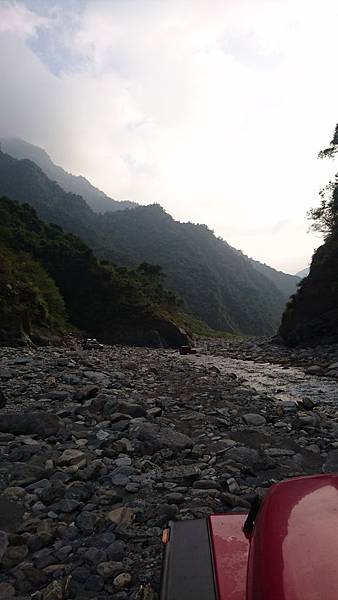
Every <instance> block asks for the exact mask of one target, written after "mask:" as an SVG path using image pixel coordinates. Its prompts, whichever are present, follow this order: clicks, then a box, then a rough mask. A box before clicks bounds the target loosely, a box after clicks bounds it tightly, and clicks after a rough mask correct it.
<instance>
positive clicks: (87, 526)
mask: <svg viewBox="0 0 338 600" xmlns="http://www.w3.org/2000/svg"><path fill="white" fill-rule="evenodd" d="M75 523H76V526H77V527H78V528H79V529H80V530H81V531H82V533H84V534H85V535H90V534H92V533H93V531H94V527H95V519H94V517H93V515H92V514H91V513H90V512H87V511H85V510H84V511H82V513H80V514H79V515H78V516H77V517H76V520H75Z"/></svg>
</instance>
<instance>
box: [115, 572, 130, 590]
mask: <svg viewBox="0 0 338 600" xmlns="http://www.w3.org/2000/svg"><path fill="white" fill-rule="evenodd" d="M113 584H114V586H115V588H116V589H117V590H122V589H124V588H126V587H128V586H129V585H130V584H131V575H130V573H120V575H118V576H117V577H115V579H114V581H113Z"/></svg>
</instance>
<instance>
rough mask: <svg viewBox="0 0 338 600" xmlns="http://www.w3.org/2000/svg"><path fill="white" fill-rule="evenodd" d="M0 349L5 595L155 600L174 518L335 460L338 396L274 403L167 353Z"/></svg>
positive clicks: (220, 506) (329, 466) (241, 502)
mask: <svg viewBox="0 0 338 600" xmlns="http://www.w3.org/2000/svg"><path fill="white" fill-rule="evenodd" d="M250 343H251V342H250ZM217 344H218V345H217ZM217 344H216V343H214V346H213V348H214V350H213V348H212V344H211V346H210V350H209V352H210V351H211V352H212V351H214V352H216V347H217V353H221V352H222V351H223V352H225V351H227V352H228V353H230V351H231V350H230V347H229V346H228V345H226V344H225V345H224V343H223V342H217ZM247 344H249V342H247ZM258 348H259V347H258V346H257V347H256V350H257V352H258V353H259V350H258ZM264 348H265V346H264ZM222 349H223V350H222ZM232 351H233V352H234V353H236V352H238V351H239V350H238V347H237V346H236V344H235V345H234V346H233V350H232ZM243 351H244V350H243ZM0 352H1V355H0V358H1V367H0V381H1V387H2V396H0V404H1V410H0V473H1V478H0V561H1V568H0V597H1V598H12V597H15V598H18V599H20V600H28V599H30V598H36V599H38V600H39V599H41V600H63V599H67V598H74V599H75V598H76V600H93V599H94V598H95V600H101V599H102V600H103V599H106V600H108V598H109V599H110V600H128V599H130V600H131V599H133V600H136V599H137V600H155V599H156V598H158V591H159V579H160V562H161V541H160V540H161V531H162V528H163V527H164V526H165V525H166V523H167V521H168V520H169V519H193V518H199V517H204V516H206V515H208V514H210V513H211V512H224V511H228V510H243V509H247V508H248V507H249V506H250V502H251V500H252V499H253V497H254V496H255V494H257V493H264V491H265V490H266V489H267V488H268V487H269V486H270V485H271V484H272V483H273V482H274V481H276V480H278V479H281V478H285V477H289V476H295V475H301V474H304V473H313V472H321V471H322V470H335V469H337V468H338V406H336V405H335V404H325V403H321V402H320V399H318V402H314V401H313V400H311V401H309V400H308V399H306V398H304V399H303V402H299V403H298V404H297V403H294V402H280V401H276V400H274V399H273V398H272V397H270V396H269V395H268V394H267V393H258V392H257V391H255V390H254V389H253V388H252V387H251V386H250V385H249V384H248V383H247V382H245V381H243V380H242V379H241V378H240V377H239V376H238V375H236V374H234V373H229V372H227V373H222V372H220V369H218V368H217V366H213V365H212V364H210V365H206V364H201V363H199V362H198V360H196V361H194V360H193V359H192V358H190V357H180V356H179V355H178V354H177V353H175V352H174V351H171V350H148V349H137V348H121V347H108V346H107V347H105V348H104V349H103V350H97V351H94V350H80V349H78V350H65V349H60V350H57V349H52V348H43V349H39V350H36V351H33V350H23V349H22V350H17V349H16V350H14V349H9V348H3V349H1V350H0ZM204 352H208V350H207V349H205V350H204ZM267 352H268V351H267V350H266V349H264V353H265V358H267ZM252 353H253V354H254V352H253V350H252ZM277 354H278V349H272V347H271V346H270V359H271V360H272V359H273V357H275V358H276V356H277ZM209 357H210V359H211V363H212V355H211V354H209ZM197 358H198V357H197ZM251 358H252V355H251ZM304 377H306V375H305V374H304Z"/></svg>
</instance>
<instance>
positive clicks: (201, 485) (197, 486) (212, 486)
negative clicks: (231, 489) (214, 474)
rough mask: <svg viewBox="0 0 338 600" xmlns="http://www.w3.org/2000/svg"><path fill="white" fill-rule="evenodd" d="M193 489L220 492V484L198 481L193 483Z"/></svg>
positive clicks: (210, 480)
mask: <svg viewBox="0 0 338 600" xmlns="http://www.w3.org/2000/svg"><path fill="white" fill-rule="evenodd" d="M193 488H195V489H199V490H212V489H214V490H220V489H221V487H220V484H219V483H218V482H217V481H214V480H212V479H199V480H198V481H194V483H193Z"/></svg>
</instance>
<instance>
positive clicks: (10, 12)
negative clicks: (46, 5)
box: [0, 0, 49, 37]
mask: <svg viewBox="0 0 338 600" xmlns="http://www.w3.org/2000/svg"><path fill="white" fill-rule="evenodd" d="M48 23H49V21H48V19H47V18H45V17H42V16H39V15H37V14H36V13H34V12H32V11H31V10H29V9H28V8H26V6H25V5H24V4H22V3H21V2H14V1H10V0H2V1H1V3H0V33H3V32H11V33H16V34H17V35H21V36H23V37H29V36H31V35H34V34H35V33H36V30H37V29H38V28H39V27H46V26H47V25H48Z"/></svg>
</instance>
